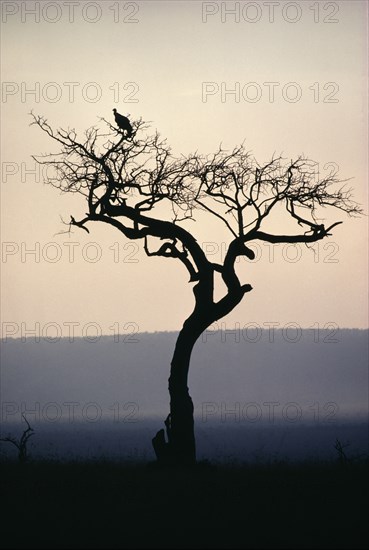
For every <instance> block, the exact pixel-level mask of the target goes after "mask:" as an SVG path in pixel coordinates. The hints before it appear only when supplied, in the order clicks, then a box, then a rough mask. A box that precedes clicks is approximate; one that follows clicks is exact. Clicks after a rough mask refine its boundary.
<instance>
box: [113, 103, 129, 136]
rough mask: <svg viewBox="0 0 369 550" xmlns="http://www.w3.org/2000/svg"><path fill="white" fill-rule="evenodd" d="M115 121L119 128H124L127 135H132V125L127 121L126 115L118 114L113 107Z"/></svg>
mask: <svg viewBox="0 0 369 550" xmlns="http://www.w3.org/2000/svg"><path fill="white" fill-rule="evenodd" d="M113 113H114V118H115V122H116V123H117V126H118V127H119V128H120V129H121V130H125V131H126V132H127V137H131V135H132V126H131V123H130V122H129V120H128V118H127V117H126V116H123V115H120V114H119V113H117V110H116V109H113Z"/></svg>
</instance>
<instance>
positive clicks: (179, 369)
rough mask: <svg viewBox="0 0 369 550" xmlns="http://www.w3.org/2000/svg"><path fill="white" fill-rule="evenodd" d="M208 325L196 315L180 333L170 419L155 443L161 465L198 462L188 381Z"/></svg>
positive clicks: (172, 372)
mask: <svg viewBox="0 0 369 550" xmlns="http://www.w3.org/2000/svg"><path fill="white" fill-rule="evenodd" d="M210 324H211V323H210V322H207V323H204V320H203V319H202V316H200V315H198V314H192V315H191V316H190V317H189V318H188V319H187V321H185V323H184V325H183V328H182V330H181V331H180V333H179V335H178V338H177V342H176V346H175V350H174V354H173V358H172V362H171V369H170V377H169V380H168V382H169V394H170V415H169V416H168V418H167V420H166V422H165V425H166V433H167V440H168V441H167V442H166V441H165V435H164V430H160V431H159V432H158V433H157V434H156V436H155V437H154V439H153V446H154V450H155V453H156V456H157V459H158V461H159V462H160V463H165V464H177V465H190V464H194V463H195V462H196V444H195V433H194V415H193V413H194V407H193V403H192V399H191V397H190V394H189V391H188V386H187V381H188V370H189V366H190V359H191V354H192V350H193V347H194V345H195V343H196V341H197V339H198V338H199V336H200V335H201V334H202V332H203V331H204V330H205V329H206V328H207V327H208V326H209V325H210Z"/></svg>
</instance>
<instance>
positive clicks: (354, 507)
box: [1, 461, 368, 549]
mask: <svg viewBox="0 0 369 550" xmlns="http://www.w3.org/2000/svg"><path fill="white" fill-rule="evenodd" d="M1 468H2V475H1V494H2V504H3V512H2V522H1V523H2V528H1V531H2V536H1V541H2V542H1V545H2V547H4V548H5V547H7V548H9V547H10V548H46V547H48V548H49V547H50V548H350V549H355V548H367V546H368V525H367V517H368V515H367V514H368V463H367V461H361V462H360V463H357V464H340V463H338V462H316V463H314V462H309V463H303V464H301V463H298V464H293V463H272V464H269V465H260V464H259V465H258V464H244V465H233V466H232V465H228V466H224V465H222V466H219V465H214V464H210V463H201V464H199V465H198V466H197V467H195V468H193V469H187V470H178V469H160V468H157V467H156V466H155V465H153V464H147V463H146V464H133V463H130V464H127V463H125V464H118V463H111V462H74V463H68V462H64V463H60V462H56V461H55V462H42V461H40V462H34V463H29V464H26V465H23V466H22V465H19V464H18V463H15V462H3V463H2V464H1Z"/></svg>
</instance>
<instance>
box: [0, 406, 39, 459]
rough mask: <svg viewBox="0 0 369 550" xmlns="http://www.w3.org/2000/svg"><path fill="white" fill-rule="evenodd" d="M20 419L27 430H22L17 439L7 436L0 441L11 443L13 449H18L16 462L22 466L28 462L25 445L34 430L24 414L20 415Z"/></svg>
mask: <svg viewBox="0 0 369 550" xmlns="http://www.w3.org/2000/svg"><path fill="white" fill-rule="evenodd" d="M22 418H23V420H24V421H25V423H26V424H27V428H25V429H24V430H23V433H22V435H21V437H20V438H19V439H17V438H15V437H13V436H11V435H7V436H6V437H1V438H0V441H3V442H6V443H12V445H14V446H15V447H17V449H18V460H19V462H20V463H21V464H24V463H25V462H27V460H28V450H27V444H28V440H29V438H30V437H32V436H33V435H34V434H35V430H34V429H33V428H31V426H30V424H29V422H28V420H27V418H26V417H25V415H24V414H22Z"/></svg>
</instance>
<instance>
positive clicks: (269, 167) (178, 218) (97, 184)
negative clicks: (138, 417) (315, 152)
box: [32, 114, 361, 464]
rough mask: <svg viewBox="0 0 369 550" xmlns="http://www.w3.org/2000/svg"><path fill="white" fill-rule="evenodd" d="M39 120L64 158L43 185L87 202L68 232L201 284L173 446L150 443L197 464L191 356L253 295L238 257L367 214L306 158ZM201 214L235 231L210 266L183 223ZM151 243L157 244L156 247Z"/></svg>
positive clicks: (184, 348)
mask: <svg viewBox="0 0 369 550" xmlns="http://www.w3.org/2000/svg"><path fill="white" fill-rule="evenodd" d="M32 116H33V121H32V124H36V125H37V126H38V127H39V128H40V129H41V130H42V131H43V132H45V133H46V134H47V135H48V136H49V137H50V138H51V140H52V141H53V142H56V144H57V145H58V152H57V153H50V154H47V155H43V156H38V157H35V160H37V162H39V163H41V164H45V165H47V167H48V168H47V170H48V172H47V173H48V177H47V181H46V183H49V184H51V185H53V186H54V187H56V188H58V189H59V190H61V191H63V192H66V193H78V194H80V195H82V196H83V197H84V199H85V203H86V206H87V212H86V214H85V216H83V217H82V218H81V219H79V220H76V219H75V218H74V217H72V216H71V220H70V223H69V229H70V228H71V227H72V226H78V227H79V228H81V229H84V230H85V231H89V228H88V227H87V226H89V227H90V222H103V223H106V224H108V225H111V226H113V227H115V228H116V229H117V230H118V231H120V232H121V233H122V234H123V235H124V236H125V237H127V238H128V239H141V240H142V241H143V248H144V250H145V252H146V254H147V256H162V257H164V258H176V259H177V260H179V261H180V262H182V264H183V265H184V267H185V268H186V269H187V271H188V274H189V282H190V283H191V284H193V283H194V286H193V294H194V301H195V305H194V309H193V312H192V313H191V315H190V316H189V317H188V319H186V320H185V322H184V324H183V328H182V329H181V331H180V333H179V335H178V339H177V342H176V346H175V350H174V355H173V358H172V362H171V369H170V377H169V393H170V415H169V417H168V418H167V420H166V433H167V438H168V441H165V433H164V430H160V431H159V432H158V434H157V435H156V437H155V438H154V439H153V444H154V449H155V451H156V454H157V457H158V459H159V460H163V461H167V462H174V463H186V464H187V463H194V462H195V460H196V451H195V437H194V417H193V403H192V399H191V397H190V395H189V391H188V387H187V379H188V371H189V365H190V358H191V353H192V350H193V347H194V345H195V342H196V341H197V339H198V338H199V336H200V335H201V334H202V332H203V331H204V330H206V329H207V328H208V327H209V326H210V325H211V324H212V323H214V322H215V321H217V320H218V319H221V318H222V317H224V316H225V315H227V314H228V313H229V312H231V311H232V310H233V309H234V308H235V307H236V306H237V304H239V303H240V301H241V300H242V298H243V297H244V295H245V294H246V293H247V292H250V291H251V290H252V287H251V285H250V284H242V283H241V281H240V280H239V277H238V276H237V274H236V271H235V262H236V260H237V258H238V257H239V256H246V257H247V258H249V259H250V260H252V259H254V257H255V254H254V252H253V250H252V249H251V248H250V246H248V244H249V243H250V241H255V240H261V241H266V242H270V243H305V244H309V243H314V242H316V241H319V240H320V239H323V238H325V237H327V236H329V235H330V234H331V233H330V231H332V229H333V228H334V227H336V226H337V225H338V224H339V223H342V222H341V221H336V222H334V223H331V224H330V225H328V227H326V226H325V224H324V223H321V220H319V219H318V210H320V209H322V208H324V207H332V208H335V209H338V210H341V211H343V212H345V213H347V214H348V215H350V216H355V215H358V214H360V213H361V209H360V207H359V205H358V204H357V203H355V202H354V201H353V199H352V193H351V189H347V188H346V186H345V185H343V184H344V182H342V181H340V180H339V179H338V177H337V174H330V175H329V176H327V177H325V178H323V179H319V180H318V181H316V175H315V174H314V173H313V171H312V170H311V161H309V160H308V159H306V158H303V157H299V158H298V159H297V160H294V161H291V162H285V161H284V160H283V159H282V158H281V157H273V158H272V159H271V160H270V162H268V163H267V164H265V165H260V164H258V163H257V162H256V160H255V159H254V158H253V157H252V156H251V154H250V153H249V152H247V151H246V150H245V148H244V146H243V145H241V146H239V147H236V148H235V149H233V150H232V151H231V152H227V151H225V150H223V149H222V148H219V150H218V151H217V152H216V153H215V154H214V155H212V156H202V155H200V154H198V153H194V154H191V155H190V156H188V157H184V156H182V157H179V158H175V157H174V156H173V155H172V153H171V150H170V148H169V147H168V145H167V143H166V141H165V140H163V139H161V138H160V135H159V134H158V133H157V132H156V133H155V134H154V135H147V134H146V133H145V132H146V131H147V129H148V126H147V124H145V123H144V122H143V121H142V120H138V121H135V122H134V123H133V133H132V136H131V137H130V139H127V137H126V136H125V135H124V134H123V132H122V131H120V130H119V129H117V128H115V127H114V126H112V125H111V124H110V123H109V122H107V121H106V120H104V119H102V120H103V121H104V123H105V124H106V126H107V131H106V133H103V132H102V131H101V130H99V129H98V128H96V127H93V128H90V129H88V130H87V131H86V132H85V134H84V137H83V139H82V140H79V139H78V138H77V133H76V131H75V130H74V129H69V130H62V129H59V130H54V129H53V128H52V127H51V126H50V125H49V124H48V122H47V120H46V119H45V118H43V117H41V116H36V115H33V114H32ZM164 203H166V204H167V205H168V206H169V208H168V210H167V213H168V217H167V219H166V220H162V219H160V217H159V216H162V215H163V212H164V210H163V208H162V205H163V204H164ZM197 210H202V211H204V212H206V213H208V215H209V216H211V217H215V218H217V219H218V220H219V222H220V223H222V224H223V225H224V226H225V227H226V228H227V229H228V232H229V234H230V241H229V244H228V248H227V252H226V255H225V258H224V261H223V263H222V264H220V263H214V262H212V261H210V260H209V259H208V258H207V256H206V254H205V253H204V251H203V249H202V248H201V246H200V245H199V243H198V242H197V240H196V239H195V237H194V236H193V234H192V233H191V232H189V231H188V230H187V229H185V228H184V227H183V225H184V224H183V222H186V221H187V220H189V219H191V220H194V219H195V213H196V211H197ZM281 211H284V212H285V215H286V216H287V218H292V220H294V221H295V222H296V225H297V229H298V231H297V232H296V233H293V234H274V233H268V232H266V231H265V230H264V220H265V219H266V218H269V217H271V215H272V213H274V212H279V213H281ZM149 238H150V243H149ZM152 238H157V239H158V240H159V241H160V245H157V247H156V249H153V245H152V242H151V241H152ZM163 241H164V242H163ZM216 272H218V273H220V275H221V277H222V279H223V281H224V283H225V285H226V292H225V294H224V296H223V297H222V298H221V299H220V300H218V301H215V299H214V275H215V273H216Z"/></svg>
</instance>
